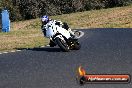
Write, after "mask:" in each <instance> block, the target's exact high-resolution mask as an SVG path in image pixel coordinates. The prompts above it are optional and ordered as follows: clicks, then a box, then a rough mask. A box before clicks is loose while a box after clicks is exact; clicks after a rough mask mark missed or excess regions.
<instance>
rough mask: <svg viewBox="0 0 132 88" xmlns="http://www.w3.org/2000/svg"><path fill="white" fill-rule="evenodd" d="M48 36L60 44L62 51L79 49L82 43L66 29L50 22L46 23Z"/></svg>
mask: <svg viewBox="0 0 132 88" xmlns="http://www.w3.org/2000/svg"><path fill="white" fill-rule="evenodd" d="M46 29H47V30H46V37H47V38H49V39H50V40H51V41H53V42H54V43H55V44H56V45H58V46H59V47H60V48H61V50H62V51H64V52H68V51H70V50H79V49H80V47H81V45H80V43H79V42H78V39H75V38H73V37H72V36H71V35H70V33H69V31H67V30H66V29H64V28H62V27H60V26H58V25H55V24H54V23H52V22H49V23H48V24H47V25H46Z"/></svg>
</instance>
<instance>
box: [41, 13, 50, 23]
mask: <svg viewBox="0 0 132 88" xmlns="http://www.w3.org/2000/svg"><path fill="white" fill-rule="evenodd" d="M41 21H42V24H44V25H45V24H47V23H48V22H49V17H48V16H47V15H45V16H42V18H41Z"/></svg>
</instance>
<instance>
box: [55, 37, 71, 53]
mask: <svg viewBox="0 0 132 88" xmlns="http://www.w3.org/2000/svg"><path fill="white" fill-rule="evenodd" d="M55 40H56V43H57V44H58V46H59V47H60V48H61V50H62V51H64V52H69V51H70V50H69V46H68V45H67V43H66V41H64V40H62V39H60V38H58V37H57V38H56V39H55Z"/></svg>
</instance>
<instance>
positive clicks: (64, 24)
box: [41, 15, 74, 47]
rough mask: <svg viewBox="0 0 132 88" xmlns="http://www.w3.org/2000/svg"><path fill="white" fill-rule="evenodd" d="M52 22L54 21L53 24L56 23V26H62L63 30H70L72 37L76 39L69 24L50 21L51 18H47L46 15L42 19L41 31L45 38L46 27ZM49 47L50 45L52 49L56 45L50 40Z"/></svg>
mask: <svg viewBox="0 0 132 88" xmlns="http://www.w3.org/2000/svg"><path fill="white" fill-rule="evenodd" d="M50 21H52V22H53V23H55V25H58V26H61V27H62V28H64V29H66V30H68V31H69V33H70V34H71V36H73V37H74V33H73V32H72V31H71V29H70V28H69V26H68V24H67V23H66V22H61V21H56V20H52V19H49V17H48V16H46V15H45V16H43V17H42V19H41V22H42V26H41V29H42V32H43V34H44V36H46V25H47V23H49V22H50ZM49 45H50V47H54V46H55V43H54V42H53V41H51V40H50V43H49Z"/></svg>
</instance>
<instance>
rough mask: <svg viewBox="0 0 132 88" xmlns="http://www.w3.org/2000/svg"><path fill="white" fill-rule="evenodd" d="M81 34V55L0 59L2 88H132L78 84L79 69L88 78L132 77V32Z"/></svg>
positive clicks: (52, 52) (56, 52) (41, 53)
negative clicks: (102, 75) (109, 75)
mask: <svg viewBox="0 0 132 88" xmlns="http://www.w3.org/2000/svg"><path fill="white" fill-rule="evenodd" d="M82 31H83V32H84V33H85V35H84V36H83V37H81V38H80V39H79V41H80V42H81V44H82V47H81V49H80V50H78V51H71V52H61V51H60V49H59V48H58V47H55V48H50V47H45V48H34V49H28V50H22V51H21V52H15V53H8V54H2V55H0V88H132V83H129V84H86V85H84V86H80V85H78V84H77V82H76V74H77V68H78V67H79V66H82V67H84V68H85V69H86V72H87V73H88V74H130V75H132V29H90V30H82Z"/></svg>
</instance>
